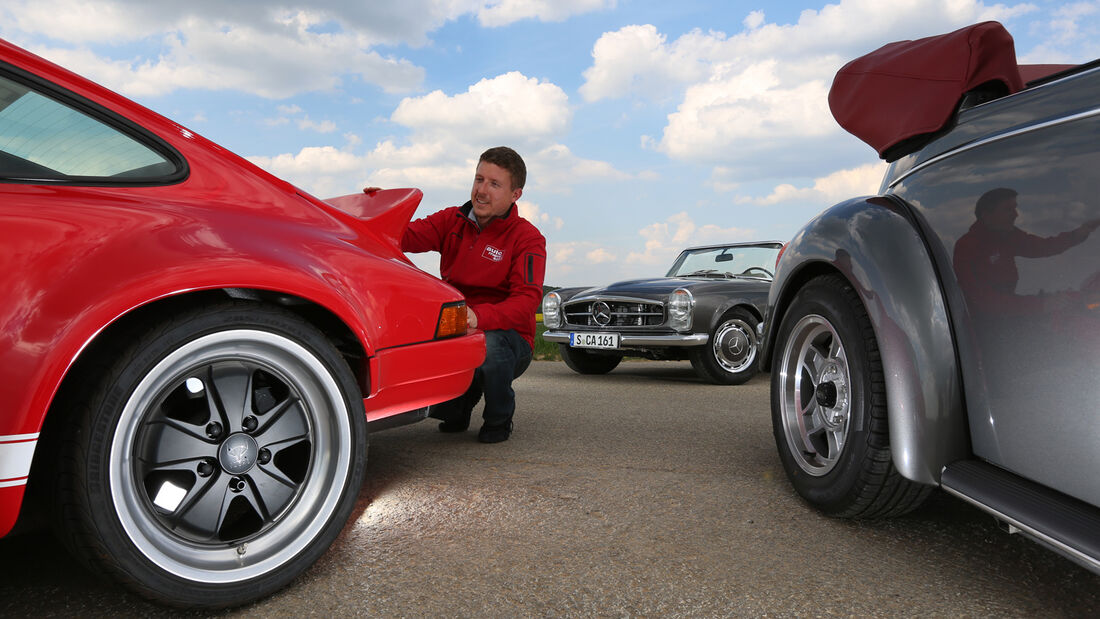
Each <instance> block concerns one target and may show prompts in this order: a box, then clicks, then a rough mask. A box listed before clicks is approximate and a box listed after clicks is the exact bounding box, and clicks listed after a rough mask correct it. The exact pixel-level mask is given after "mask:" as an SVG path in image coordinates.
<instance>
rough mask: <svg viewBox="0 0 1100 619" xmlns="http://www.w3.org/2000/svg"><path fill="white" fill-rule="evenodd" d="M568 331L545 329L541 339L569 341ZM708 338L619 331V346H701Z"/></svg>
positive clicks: (698, 334)
mask: <svg viewBox="0 0 1100 619" xmlns="http://www.w3.org/2000/svg"><path fill="white" fill-rule="evenodd" d="M569 333H570V332H569V331H547V332H546V333H543V334H542V339H543V340H545V341H547V342H556V343H558V344H568V343H569ZM709 340H710V335H708V334H706V333H677V334H675V335H639V334H633V333H620V334H619V346H633V347H637V348H646V347H661V348H663V347H666V346H702V345H703V344H706V343H707V342H708V341H709Z"/></svg>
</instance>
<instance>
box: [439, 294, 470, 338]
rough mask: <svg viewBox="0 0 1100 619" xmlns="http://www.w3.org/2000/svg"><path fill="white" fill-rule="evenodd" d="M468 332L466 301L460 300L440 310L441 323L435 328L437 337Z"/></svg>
mask: <svg viewBox="0 0 1100 619" xmlns="http://www.w3.org/2000/svg"><path fill="white" fill-rule="evenodd" d="M465 334H466V303H465V302H464V301H459V302H457V303H450V304H447V305H444V306H443V309H442V311H440V312H439V324H438V325H437V326H436V328H435V337H436V339H439V338H444V337H454V336H456V335H465Z"/></svg>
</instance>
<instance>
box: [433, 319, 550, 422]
mask: <svg viewBox="0 0 1100 619" xmlns="http://www.w3.org/2000/svg"><path fill="white" fill-rule="evenodd" d="M529 365H531V347H530V346H529V345H528V344H527V340H525V339H523V336H521V335H520V334H519V333H517V332H516V331H515V330H514V329H504V330H493V331H486V332H485V361H483V362H482V363H481V367H479V368H477V369H476V370H474V379H473V382H471V383H470V386H469V387H468V388H467V389H466V393H464V394H462V395H460V396H458V397H457V398H455V399H453V400H448V401H447V402H443V403H442V404H438V405H436V406H435V407H433V408H434V410H433V411H432V417H436V418H438V419H442V420H443V421H446V422H449V423H451V424H452V425H466V424H469V423H470V414H471V413H472V412H473V410H474V406H476V405H477V403H478V402H479V401H480V400H481V396H482V395H484V396H485V410H484V411H482V413H481V417H482V419H484V423H485V426H488V427H494V428H495V427H506V426H508V424H510V423H511V422H512V414H513V413H515V411H516V392H515V391H513V390H512V381H513V380H515V379H517V378H519V377H520V375H521V374H523V373H524V372H525V371H527V367H528V366H529Z"/></svg>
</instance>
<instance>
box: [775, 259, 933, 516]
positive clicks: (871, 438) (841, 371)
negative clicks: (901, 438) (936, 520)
mask: <svg viewBox="0 0 1100 619" xmlns="http://www.w3.org/2000/svg"><path fill="white" fill-rule="evenodd" d="M771 408H772V431H773V434H774V435H775V443H776V447H777V448H778V450H779V458H780V460H781V461H782V463H783V468H784V470H785V471H786V473H787V477H788V478H789V479H790V480H791V484H792V485H793V486H794V488H795V490H796V491H797V492H798V494H799V495H801V496H802V498H803V499H805V500H806V501H807V502H808V503H810V504H812V505H814V506H815V507H817V508H818V509H820V510H821V511H822V512H824V513H825V514H828V515H830V516H835V517H843V518H883V517H891V516H898V515H901V514H904V513H907V512H909V511H912V510H913V509H915V508H917V507H918V506H919V505H920V504H921V503H922V502H923V501H924V499H925V498H927V496H928V494H929V493H930V492H931V491H932V487H931V486H926V485H923V484H918V483H916V482H913V481H910V480H908V479H905V478H903V477H902V476H901V475H900V474H899V473H898V472H897V469H896V468H895V467H894V463H893V458H892V454H891V450H890V436H889V425H888V424H889V420H888V417H887V410H886V385H885V378H884V375H883V370H882V362H881V359H880V357H879V349H878V342H877V340H876V339H875V333H874V330H873V328H872V326H871V321H870V319H869V318H868V316H867V310H866V309H865V308H864V307H863V304H862V303H861V302H860V299H859V296H858V295H857V294H856V292H855V290H854V289H853V288H852V287H851V285H849V283H848V282H847V280H845V279H844V278H843V277H840V276H837V275H829V276H823V277H818V278H816V279H814V280H811V281H810V282H809V283H808V284H806V285H805V286H804V287H803V288H802V289H801V290H799V291H798V293H797V294H796V295H795V297H794V299H793V300H792V302H791V305H790V308H789V309H788V311H787V312H786V314H785V315H784V316H783V319H782V322H781V323H780V326H779V332H778V335H777V338H776V342H775V355H774V357H773V359H772V382H771Z"/></svg>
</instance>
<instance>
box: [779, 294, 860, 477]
mask: <svg viewBox="0 0 1100 619" xmlns="http://www.w3.org/2000/svg"><path fill="white" fill-rule="evenodd" d="M777 379H778V380H779V388H780V394H781V396H780V414H781V416H782V422H783V430H784V434H785V435H786V437H787V445H788V446H789V447H790V451H791V454H792V455H793V456H794V459H795V462H797V463H798V466H799V467H800V468H801V469H802V470H803V471H805V472H806V473H809V474H810V475H814V476H821V475H825V474H827V473H829V472H830V471H832V470H833V468H834V467H835V466H836V464H837V461H838V460H839V458H840V454H841V452H842V451H844V445H845V444H846V442H847V439H848V431H849V427H850V425H849V424H850V422H851V410H852V398H851V375H850V372H849V368H848V356H847V354H846V353H845V351H844V346H843V345H842V343H841V341H840V336H839V335H837V332H836V329H834V328H833V326H832V324H830V323H829V321H828V320H826V319H825V318H824V317H822V316H818V315H816V314H811V315H808V316H805V317H803V318H802V319H801V320H799V321H798V323H797V324H796V325H795V326H794V329H793V330H792V331H791V336H790V338H789V339H788V340H787V345H786V346H785V347H784V348H783V356H782V357H781V367H780V372H779V376H778V378H777Z"/></svg>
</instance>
